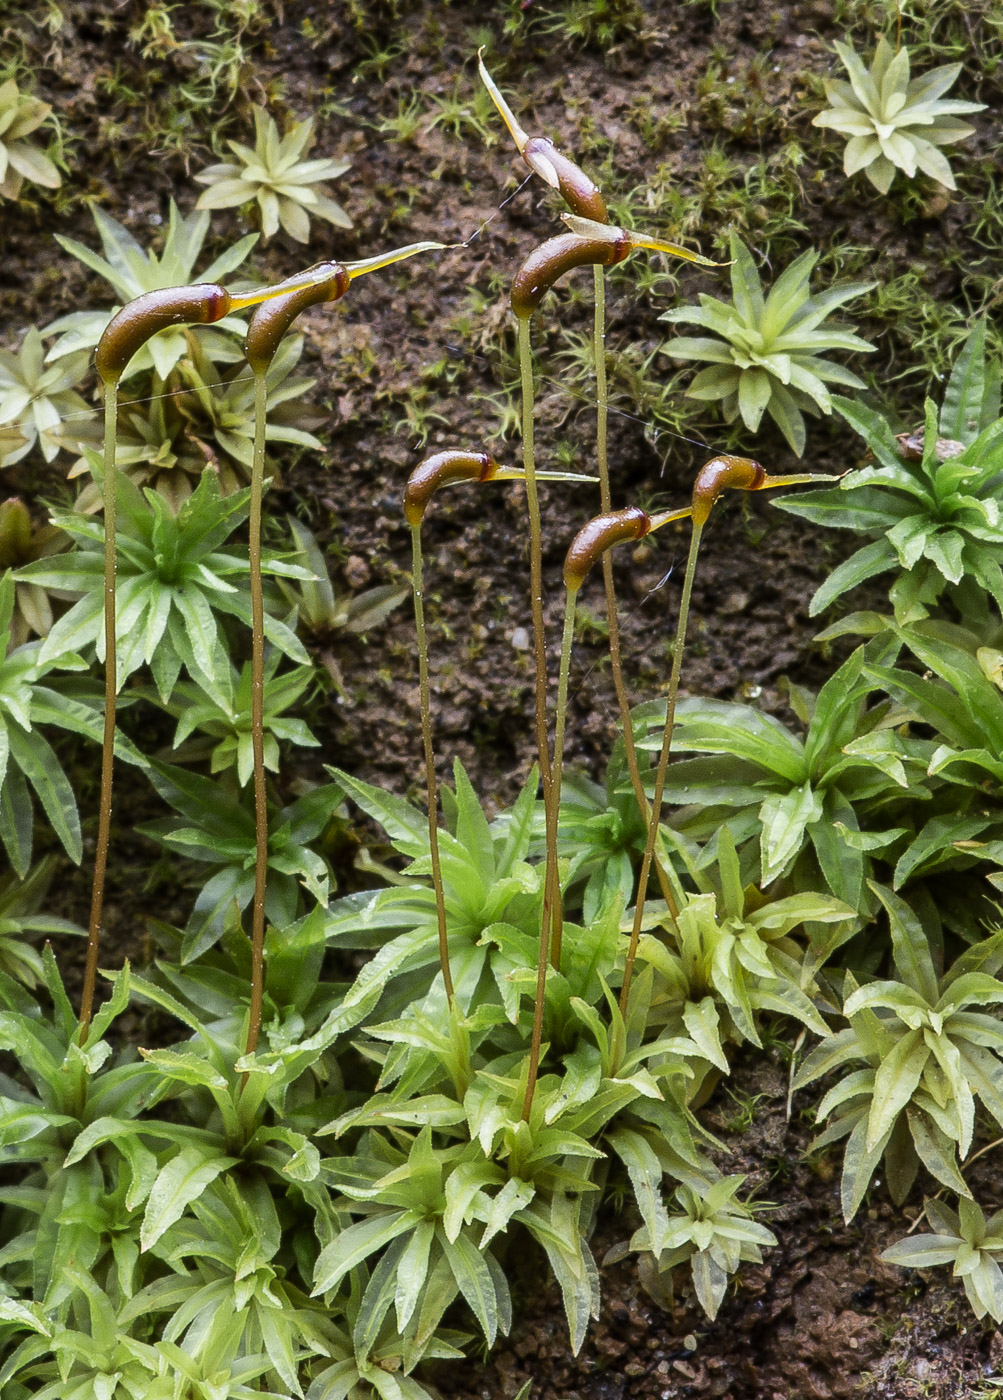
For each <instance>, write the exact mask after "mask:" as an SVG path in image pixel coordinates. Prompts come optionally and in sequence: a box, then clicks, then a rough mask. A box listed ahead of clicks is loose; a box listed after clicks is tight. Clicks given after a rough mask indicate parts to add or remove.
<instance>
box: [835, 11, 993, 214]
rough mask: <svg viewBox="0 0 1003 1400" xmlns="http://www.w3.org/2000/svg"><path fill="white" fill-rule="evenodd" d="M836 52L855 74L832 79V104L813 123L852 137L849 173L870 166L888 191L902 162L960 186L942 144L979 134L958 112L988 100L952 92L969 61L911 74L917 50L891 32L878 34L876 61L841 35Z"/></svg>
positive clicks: (871, 175)
mask: <svg viewBox="0 0 1003 1400" xmlns="http://www.w3.org/2000/svg"><path fill="white" fill-rule="evenodd" d="M836 52H837V53H838V54H839V57H840V59H841V60H842V63H843V67H844V68H845V69H846V71H847V73H848V74H849V75H850V81H849V82H846V81H845V80H844V79H842V78H830V79H827V81H826V84H825V91H826V96H827V97H828V99H829V106H828V107H826V109H825V110H824V111H822V112H819V114H818V116H817V117H815V119H814V122H813V125H814V126H821V127H829V128H831V129H832V130H833V131H838V132H840V134H841V135H843V136H848V137H849V138H850V139H849V141H847V143H846V151H845V153H844V156H843V169H844V171H845V172H846V174H847V175H855V174H856V173H857V171H858V170H863V171H864V173H865V174H866V176H867V178H868V179H869V180H870V182H871V184H872V185H873V186H874V187H875V189H878V190H880V191H881V193H882V194H887V193H888V190H889V188H890V187H891V183H892V180H893V179H894V178H895V171H896V170H901V171H902V173H903V174H904V175H905V176H906V178H907V179H909V180H912V179H915V176H916V172H917V171H918V170H919V171H922V172H923V174H924V175H929V176H930V178H931V179H932V180H936V181H938V183H939V184H941V185H945V186H946V187H947V188H948V189H949V190H953V189H955V188H956V185H955V183H954V174H953V172H952V170H951V167H950V165H949V163H948V160H947V157H946V156H945V155H944V153H943V151H942V150H941V149H940V147H941V146H952V145H954V143H955V142H956V141H963V140H964V139H965V137H966V136H971V135H972V133H973V131H974V130H975V128H974V127H972V126H969V125H968V124H967V122H963V121H959V120H958V117H959V116H960V115H961V114H962V113H968V112H981V111H983V110H984V109H985V104H984V103H982V102H963V101H960V100H958V99H955V98H951V99H948V100H945V99H944V97H943V94H944V93H945V92H947V91H948V90H949V89H950V88H951V87H953V86H954V83H955V82H956V81H957V77H958V74H959V73H960V72H961V64H960V63H948V64H945V65H944V66H943V67H942V68H934V69H932V70H931V71H930V72H929V73H924V74H923V76H922V77H921V78H910V76H909V50H908V49H907V48H905V47H902V48H900V49H898V50H895V49H893V48H892V46H891V44H889V42H888V40H887V39H885V38H884V37H882V38H880V39H879V40H878V45H877V48H876V49H875V51H874V58H873V60H872V62H871V66H870V69H867V68H865V67H864V64H863V61H862V59H861V58H860V55H859V54H857V53H856V52H855V51H854V50H853V49H852V48H851V47H850V45H849V44H841V43H837V44H836Z"/></svg>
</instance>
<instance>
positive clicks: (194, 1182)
mask: <svg viewBox="0 0 1003 1400" xmlns="http://www.w3.org/2000/svg"><path fill="white" fill-rule="evenodd" d="M236 1165H237V1159H236V1158H235V1157H223V1156H218V1155H216V1154H215V1153H213V1152H212V1151H211V1150H210V1149H208V1148H205V1147H195V1146H192V1147H183V1148H182V1149H181V1150H180V1151H179V1152H178V1153H177V1155H176V1156H174V1157H172V1158H171V1159H170V1160H169V1161H168V1162H167V1163H166V1165H165V1166H163V1167H162V1168H161V1170H160V1173H159V1175H158V1176H157V1179H156V1181H155V1182H154V1183H153V1188H152V1190H151V1191H150V1196H149V1199H148V1200H147V1203H146V1211H145V1214H144V1216H143V1227H142V1230H141V1232H140V1248H141V1249H143V1250H147V1249H149V1248H150V1247H151V1245H154V1244H156V1242H157V1240H159V1239H160V1237H161V1235H162V1234H163V1233H164V1231H165V1230H168V1229H169V1228H170V1227H171V1226H172V1225H173V1224H174V1222H175V1221H176V1220H180V1219H181V1217H182V1215H183V1214H184V1213H185V1210H186V1209H187V1208H188V1206H190V1205H191V1204H192V1202H193V1201H197V1200H198V1198H199V1196H201V1195H202V1192H203V1191H204V1190H205V1189H206V1187H207V1186H208V1185H209V1184H210V1183H211V1182H213V1181H215V1180H216V1178H217V1177H218V1176H219V1175H220V1173H221V1172H225V1171H229V1170H230V1168H231V1167H235V1166H236Z"/></svg>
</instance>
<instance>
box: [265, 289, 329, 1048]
mask: <svg viewBox="0 0 1003 1400" xmlns="http://www.w3.org/2000/svg"><path fill="white" fill-rule="evenodd" d="M329 268H330V273H329V276H328V277H327V278H326V279H325V280H324V281H321V282H318V283H316V284H315V285H314V286H310V287H303V288H300V290H299V291H296V292H287V293H286V295H285V296H281V297H276V298H275V299H274V300H272V301H268V302H264V303H262V305H261V306H259V307H258V309H257V311H255V313H254V315H253V316H252V317H251V322H250V325H249V326H248V328H247V340H246V342H245V347H244V349H245V354H246V356H247V363H248V365H249V366H250V369H251V373H252V374H253V375H254V453H253V458H252V462H251V499H250V512H249V515H248V522H247V530H248V563H249V566H250V568H249V576H248V577H249V584H250V592H251V755H252V761H253V784H254V898H253V903H252V906H251V1004H250V1011H249V1014H248V1024H247V1041H246V1044H245V1053H246V1054H248V1055H250V1054H253V1052H254V1050H255V1049H256V1048H257V1044H258V1036H259V1034H260V1032H261V1015H262V1008H263V1006H264V994H265V967H264V961H265V895H266V887H267V877H268V791H267V787H266V780H265V602H264V593H263V588H262V580H261V501H262V495H263V493H264V482H265V434H266V431H267V428H268V370H269V368H270V366H271V363H272V361H273V359H274V358H275V355H276V352H277V351H278V348H279V346H280V345H281V343H282V340H283V337H284V336H285V335H286V333H287V331H288V330H289V328H290V326H291V325H292V323H293V321H294V320H295V319H296V317H297V316H298V315H299V314H300V312H301V311H305V310H306V308H307V307H308V306H316V305H318V304H320V303H322V302H327V301H337V300H338V298H339V297H343V296H344V295H345V293H346V292H347V291H348V287H349V277H348V273H347V271H346V270H345V268H343V267H341V266H339V265H338V264H337V263H331V264H329Z"/></svg>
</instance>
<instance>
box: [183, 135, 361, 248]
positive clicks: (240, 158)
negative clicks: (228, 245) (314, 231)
mask: <svg viewBox="0 0 1003 1400" xmlns="http://www.w3.org/2000/svg"><path fill="white" fill-rule="evenodd" d="M254 136H255V139H254V147H253V149H252V147H250V146H245V145H243V144H242V143H241V142H239V141H228V142H227V145H228V146H229V147H230V150H231V151H232V152H233V154H234V156H235V157H236V159H235V160H232V161H224V162H222V163H221V164H219V165H210V166H209V168H208V169H207V170H203V171H202V172H201V173H200V174H198V175H196V176H195V178H196V180H198V182H199V184H200V185H208V186H209V188H208V189H207V190H206V191H205V192H204V193H203V194H201V195H199V200H198V204H197V205H196V208H198V209H233V208H236V207H238V206H239V205H242V204H249V203H250V202H251V200H257V203H258V209H259V211H260V215H261V232H262V234H263V235H264V237H265V238H271V237H272V235H273V234H276V233H278V231H279V228H280V226H281V227H282V228H283V229H285V231H286V233H288V235H289V237H290V238H294V239H295V240H296V242H297V243H306V242H307V241H308V240H309V238H310V215H311V214H313V215H315V216H316V217H317V218H319V219H326V220H327V222H328V223H329V224H334V225H335V227H336V228H351V227H352V221H351V219H350V218H349V217H348V215H347V214H346V213H345V211H344V209H342V207H341V205H340V204H338V203H337V201H336V200H333V199H331V197H330V196H329V194H328V193H327V191H326V190H325V188H324V186H323V184H322V183H321V181H323V180H335V179H337V177H338V176H339V175H344V173H345V171H346V170H347V169H348V168H349V166H350V165H351V161H347V160H330V159H327V158H321V159H319V160H303V159H301V157H302V156H303V153H304V152H305V151H307V150H309V149H310V146H311V145H312V144H313V120H312V118H311V119H309V120H307V121H302V122H293V124H292V126H291V127H290V128H289V130H288V131H287V132H286V134H285V136H282V137H280V136H279V129H278V127H277V126H276V125H275V121H274V118H272V117H271V116H269V114H268V113H267V112H266V111H265V110H264V109H263V108H261V107H258V108H256V109H255V113H254Z"/></svg>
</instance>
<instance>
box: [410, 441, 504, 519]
mask: <svg viewBox="0 0 1003 1400" xmlns="http://www.w3.org/2000/svg"><path fill="white" fill-rule="evenodd" d="M498 470H499V466H498V463H497V462H496V461H495V459H494V458H493V457H491V456H489V454H488V453H487V452H456V451H450V452H435V453H433V455H432V456H431V457H426V458H425V460H424V462H419V464H418V466H416V467H415V469H414V471H413V472H412V473H411V475H410V476H409V477H408V482H407V485H406V486H405V488H404V515H405V518H406V519H407V523H408V524H409V525H412V526H413V525H420V524H421V522H422V519H423V518H424V515H425V511H426V510H427V509H428V503H429V501H430V500H431V499H432V497H433V496H434V495H435V493H436V491H438V489H439V487H440V486H448V485H449V484H450V483H451V482H454V481H490V480H491V478H492V477H493V476H494V474H495V472H497V471H498Z"/></svg>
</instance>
